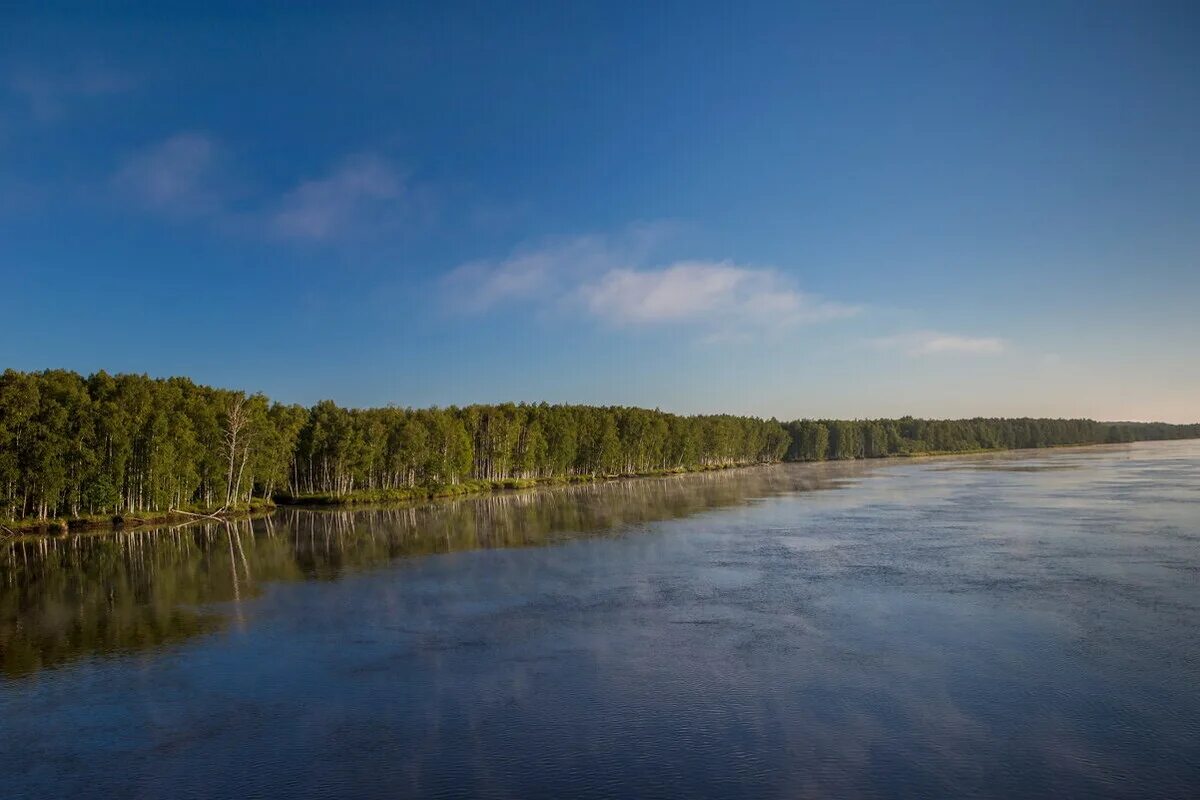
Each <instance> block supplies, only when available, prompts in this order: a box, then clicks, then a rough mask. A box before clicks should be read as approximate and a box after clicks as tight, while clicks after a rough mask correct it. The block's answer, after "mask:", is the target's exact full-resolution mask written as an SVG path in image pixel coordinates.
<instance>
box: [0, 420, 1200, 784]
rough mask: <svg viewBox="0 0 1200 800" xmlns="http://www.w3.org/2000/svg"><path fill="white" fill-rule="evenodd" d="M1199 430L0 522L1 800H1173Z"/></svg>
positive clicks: (1188, 754) (1186, 671)
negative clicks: (124, 523)
mask: <svg viewBox="0 0 1200 800" xmlns="http://www.w3.org/2000/svg"><path fill="white" fill-rule="evenodd" d="M1198 611H1200V442H1161V443H1145V444H1136V445H1128V446H1112V447H1100V448H1089V449H1079V450H1062V451H1039V452H1022V453H1009V454H1000V455H992V456H981V457H971V458H957V459H929V460H917V461H886V462H850V463H838V464H820V465H796V464H789V465H781V466H777V467H764V468H753V469H746V470H737V471H732V472H728V473H713V474H702V475H693V476H681V477H673V478H664V479H650V480H639V481H630V482H621V483H613V484H605V485H590V486H579V487H568V488H562V489H554V490H544V491H536V492H528V493H514V494H507V495H498V496H494V497H485V498H478V499H472V500H462V501H456V502H453V503H445V504H437V505H430V506H424V507H419V508H408V509H371V510H362V511H351V512H346V511H305V510H281V511H279V512H277V513H276V514H274V515H272V516H270V517H267V518H260V519H256V520H248V521H243V522H241V523H233V524H228V525H209V524H203V525H187V526H181V527H176V528H173V529H160V530H153V531H140V532H127V533H112V534H91V535H78V536H65V537H59V538H41V539H33V538H30V539H22V540H15V541H10V542H7V543H4V544H3V545H0V669H2V672H0V741H3V742H4V743H5V744H4V746H3V747H0V789H3V790H4V794H5V796H13V797H71V796H79V797H88V796H96V797H101V796H103V797H124V796H138V797H151V798H157V797H163V798H166V797H171V798H178V797H184V798H186V797H212V796H226V797H233V796H236V797H276V796H288V797H322V796H331V795H335V796H349V795H354V796H364V797H374V796H380V797H385V796H386V797H394V796H416V797H440V796H463V795H474V796H484V797H560V796H583V797H631V796H669V795H673V796H700V797H703V796H708V797H755V798H758V797H803V796H839V797H855V796H863V797H906V796H929V795H942V796H956V797H963V796H975V797H1012V796H1055V797H1059V796H1081V795H1097V794H1099V795H1104V796H1129V797H1135V796H1136V797H1184V796H1189V795H1190V794H1191V793H1192V791H1194V787H1195V786H1197V785H1200V722H1198V721H1197V720H1200V656H1198V655H1197V654H1200V615H1198V614H1197V612H1198Z"/></svg>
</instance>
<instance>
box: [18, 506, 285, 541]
mask: <svg viewBox="0 0 1200 800" xmlns="http://www.w3.org/2000/svg"><path fill="white" fill-rule="evenodd" d="M274 508H275V503H274V502H273V501H271V500H255V501H254V502H252V503H249V504H247V503H243V504H241V505H238V506H235V507H233V508H227V509H220V508H213V509H206V508H191V509H175V508H173V509H168V510H167V511H146V512H140V513H137V514H87V515H82V516H78V517H57V518H53V519H23V520H11V521H9V520H5V521H3V522H0V538H4V537H8V536H30V535H37V534H46V535H57V534H63V533H81V532H85V531H101V532H102V531H115V530H124V529H126V528H147V527H153V526H155V525H174V524H176V523H181V522H194V521H196V520H202V519H209V520H232V519H240V518H242V517H246V516H249V515H251V514H261V513H264V512H267V511H271V510H272V509H274Z"/></svg>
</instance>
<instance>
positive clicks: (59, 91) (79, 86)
mask: <svg viewBox="0 0 1200 800" xmlns="http://www.w3.org/2000/svg"><path fill="white" fill-rule="evenodd" d="M132 87H133V80H132V79H131V78H130V77H129V76H128V75H126V74H125V73H123V72H120V71H117V70H114V69H112V68H110V67H106V66H103V65H90V66H86V67H80V68H78V69H76V70H74V71H72V72H67V73H58V74H51V73H46V72H38V71H33V70H24V71H20V72H17V73H14V74H13V75H12V76H11V77H10V78H9V80H8V88H9V89H10V90H11V91H12V92H13V93H15V94H17V95H20V96H21V97H23V98H24V99H25V101H26V102H27V103H28V104H29V110H30V112H31V113H32V114H33V117H34V119H37V120H38V121H41V122H50V121H53V120H56V119H58V118H60V117H62V116H63V115H64V114H65V113H66V111H67V109H68V107H69V106H70V105H71V104H72V103H73V102H75V101H77V100H80V99H92V98H98V97H104V96H106V95H113V94H119V93H121V92H125V91H128V90H129V89H131V88H132Z"/></svg>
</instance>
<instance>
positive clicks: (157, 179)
mask: <svg viewBox="0 0 1200 800" xmlns="http://www.w3.org/2000/svg"><path fill="white" fill-rule="evenodd" d="M217 158H218V150H217V146H216V144H215V143H214V142H213V140H212V139H211V138H210V137H208V136H206V135H205V134H202V133H179V134H176V135H174V136H171V137H170V138H168V139H165V140H163V141H161V142H156V143H155V144H152V145H149V146H147V147H146V148H144V149H142V150H140V151H138V152H136V153H134V154H132V155H130V156H129V157H128V158H126V159H125V161H124V162H123V163H122V164H121V166H120V168H119V169H118V170H117V173H116V175H115V176H114V178H113V183H114V185H115V186H116V188H117V189H118V190H119V191H120V192H122V193H124V194H126V195H128V196H130V197H132V198H133V199H134V200H135V201H136V202H138V203H139V204H140V205H142V206H143V207H145V208H147V209H149V210H152V211H156V212H161V213H166V214H172V215H187V216H195V215H203V214H215V213H219V212H220V211H221V210H222V206H223V200H224V198H223V197H222V192H221V189H220V186H219V183H220V179H219V176H218V165H217Z"/></svg>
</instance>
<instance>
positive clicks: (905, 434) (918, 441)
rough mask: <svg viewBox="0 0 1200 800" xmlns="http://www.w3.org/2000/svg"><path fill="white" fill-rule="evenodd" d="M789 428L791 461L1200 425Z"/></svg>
mask: <svg viewBox="0 0 1200 800" xmlns="http://www.w3.org/2000/svg"><path fill="white" fill-rule="evenodd" d="M785 427H786V429H787V432H788V436H789V439H790V441H789V444H788V449H787V453H786V456H785V457H786V458H787V459H788V460H789V461H824V460H827V459H828V460H840V459H852V458H883V457H886V456H908V455H917V454H932V453H969V452H975V451H980V450H1016V449H1022V448H1036V447H1057V446H1062V445H1086V444H1113V443H1118V442H1136V441H1149V440H1157V439H1196V438H1200V425H1171V424H1168V423H1165V422H1096V421H1095V420H1090V419H1034V418H1019V419H1003V418H995V417H992V418H986V417H977V418H975V419H954V420H938V419H916V418H913V417H902V418H900V419H867V420H831V419H826V420H809V419H805V420H796V421H795V422H789V423H787V424H786V426H785Z"/></svg>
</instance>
